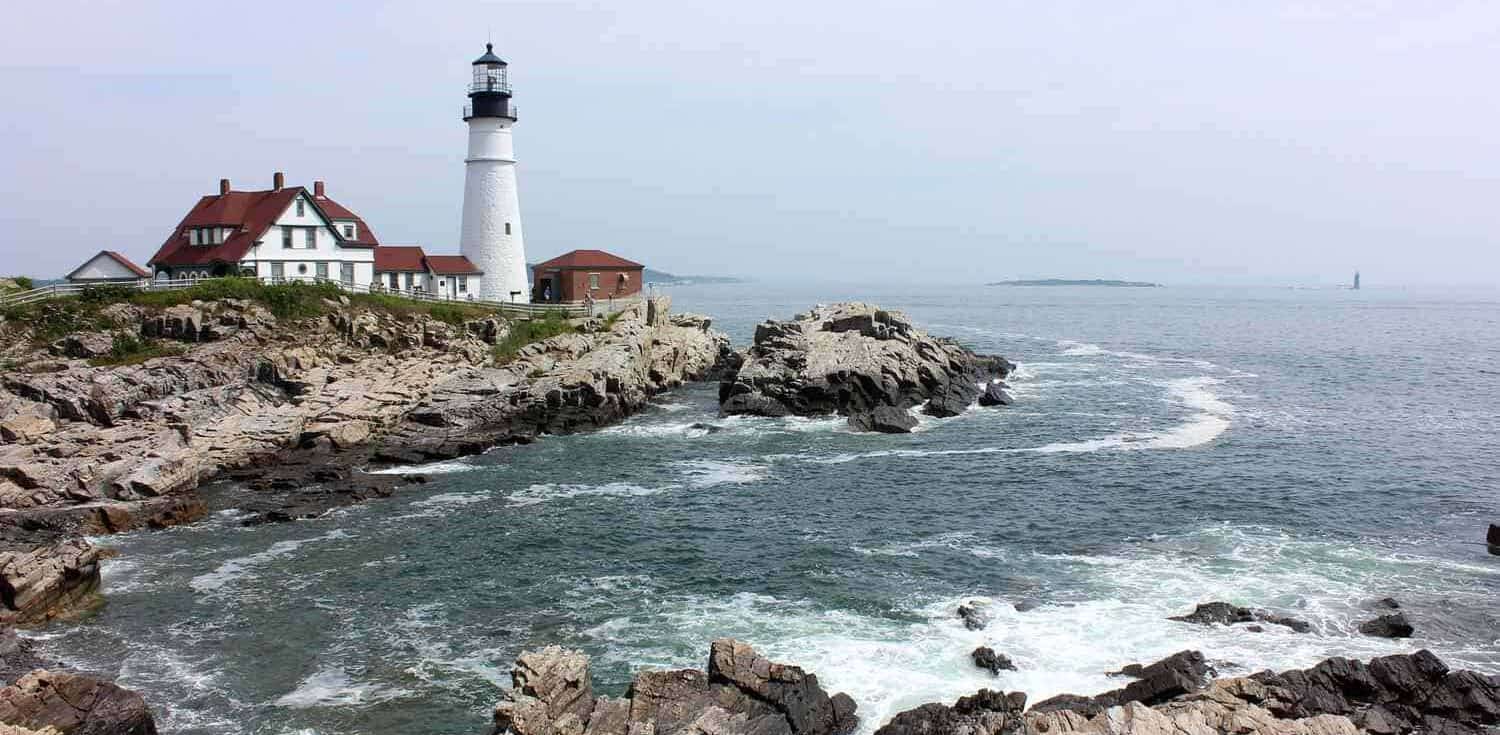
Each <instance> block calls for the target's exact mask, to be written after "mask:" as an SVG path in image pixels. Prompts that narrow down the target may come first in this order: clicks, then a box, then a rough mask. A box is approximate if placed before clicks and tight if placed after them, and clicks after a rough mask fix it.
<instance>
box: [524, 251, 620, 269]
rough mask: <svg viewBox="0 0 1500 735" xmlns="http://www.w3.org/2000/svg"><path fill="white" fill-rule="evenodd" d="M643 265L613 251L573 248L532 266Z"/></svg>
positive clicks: (611, 266)
mask: <svg viewBox="0 0 1500 735" xmlns="http://www.w3.org/2000/svg"><path fill="white" fill-rule="evenodd" d="M645 267H646V266H644V265H641V264H640V263H637V262H635V261H633V260H626V259H624V258H622V257H620V256H618V255H615V254H613V253H606V252H604V251H603V250H573V251H570V252H566V253H563V254H562V255H559V256H557V257H556V258H553V259H551V260H547V261H543V262H541V263H537V264H536V265H535V266H533V268H558V269H568V268H606V269H627V270H628V269H633V268H645Z"/></svg>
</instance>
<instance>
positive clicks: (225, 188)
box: [219, 179, 229, 196]
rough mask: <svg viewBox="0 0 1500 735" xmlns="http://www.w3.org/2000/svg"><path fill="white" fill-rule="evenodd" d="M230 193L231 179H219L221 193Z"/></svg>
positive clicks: (221, 194)
mask: <svg viewBox="0 0 1500 735" xmlns="http://www.w3.org/2000/svg"><path fill="white" fill-rule="evenodd" d="M228 193H229V179H219V195H220V196H223V195H225V194H228Z"/></svg>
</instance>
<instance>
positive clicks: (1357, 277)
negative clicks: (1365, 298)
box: [1354, 271, 1359, 291]
mask: <svg viewBox="0 0 1500 735" xmlns="http://www.w3.org/2000/svg"><path fill="white" fill-rule="evenodd" d="M1354 290H1355V291H1358V290H1359V271H1355V272H1354Z"/></svg>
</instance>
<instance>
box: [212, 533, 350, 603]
mask: <svg viewBox="0 0 1500 735" xmlns="http://www.w3.org/2000/svg"><path fill="white" fill-rule="evenodd" d="M349 537H350V535H349V534H348V533H347V532H345V531H343V530H342V529H334V530H332V531H329V532H328V533H325V534H323V535H321V536H313V537H312V538H305V539H292V540H287V541H277V542H276V543H274V544H271V547H270V548H268V549H266V550H265V551H262V552H259V553H255V554H251V555H249V556H242V557H238V558H234V559H230V560H228V561H226V562H224V563H222V564H220V565H219V566H218V568H217V569H215V570H213V571H212V572H209V573H207V574H200V575H198V576H196V577H193V578H192V580H190V581H189V582H188V586H190V587H192V588H193V589H194V590H196V591H198V592H202V593H210V592H217V591H218V590H221V589H223V588H224V587H226V586H228V585H231V584H233V583H234V582H235V581H237V580H239V579H240V578H242V577H244V576H246V575H248V574H252V573H253V572H254V570H255V568H256V567H259V566H261V565H263V564H265V563H267V562H271V561H275V560H277V559H285V558H288V557H291V556H293V555H294V554H296V553H297V550H298V549H300V548H302V547H303V546H306V545H307V544H312V543H317V542H320V541H332V540H336V539H344V538H349Z"/></svg>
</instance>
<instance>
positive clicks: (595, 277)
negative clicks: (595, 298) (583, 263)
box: [589, 273, 599, 291]
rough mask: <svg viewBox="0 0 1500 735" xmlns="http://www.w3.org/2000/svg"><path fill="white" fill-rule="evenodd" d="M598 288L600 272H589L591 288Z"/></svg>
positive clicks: (591, 289)
mask: <svg viewBox="0 0 1500 735" xmlns="http://www.w3.org/2000/svg"><path fill="white" fill-rule="evenodd" d="M596 288H599V274H598V273H590V274H589V290H590V291H593V290H594V289H596Z"/></svg>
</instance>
